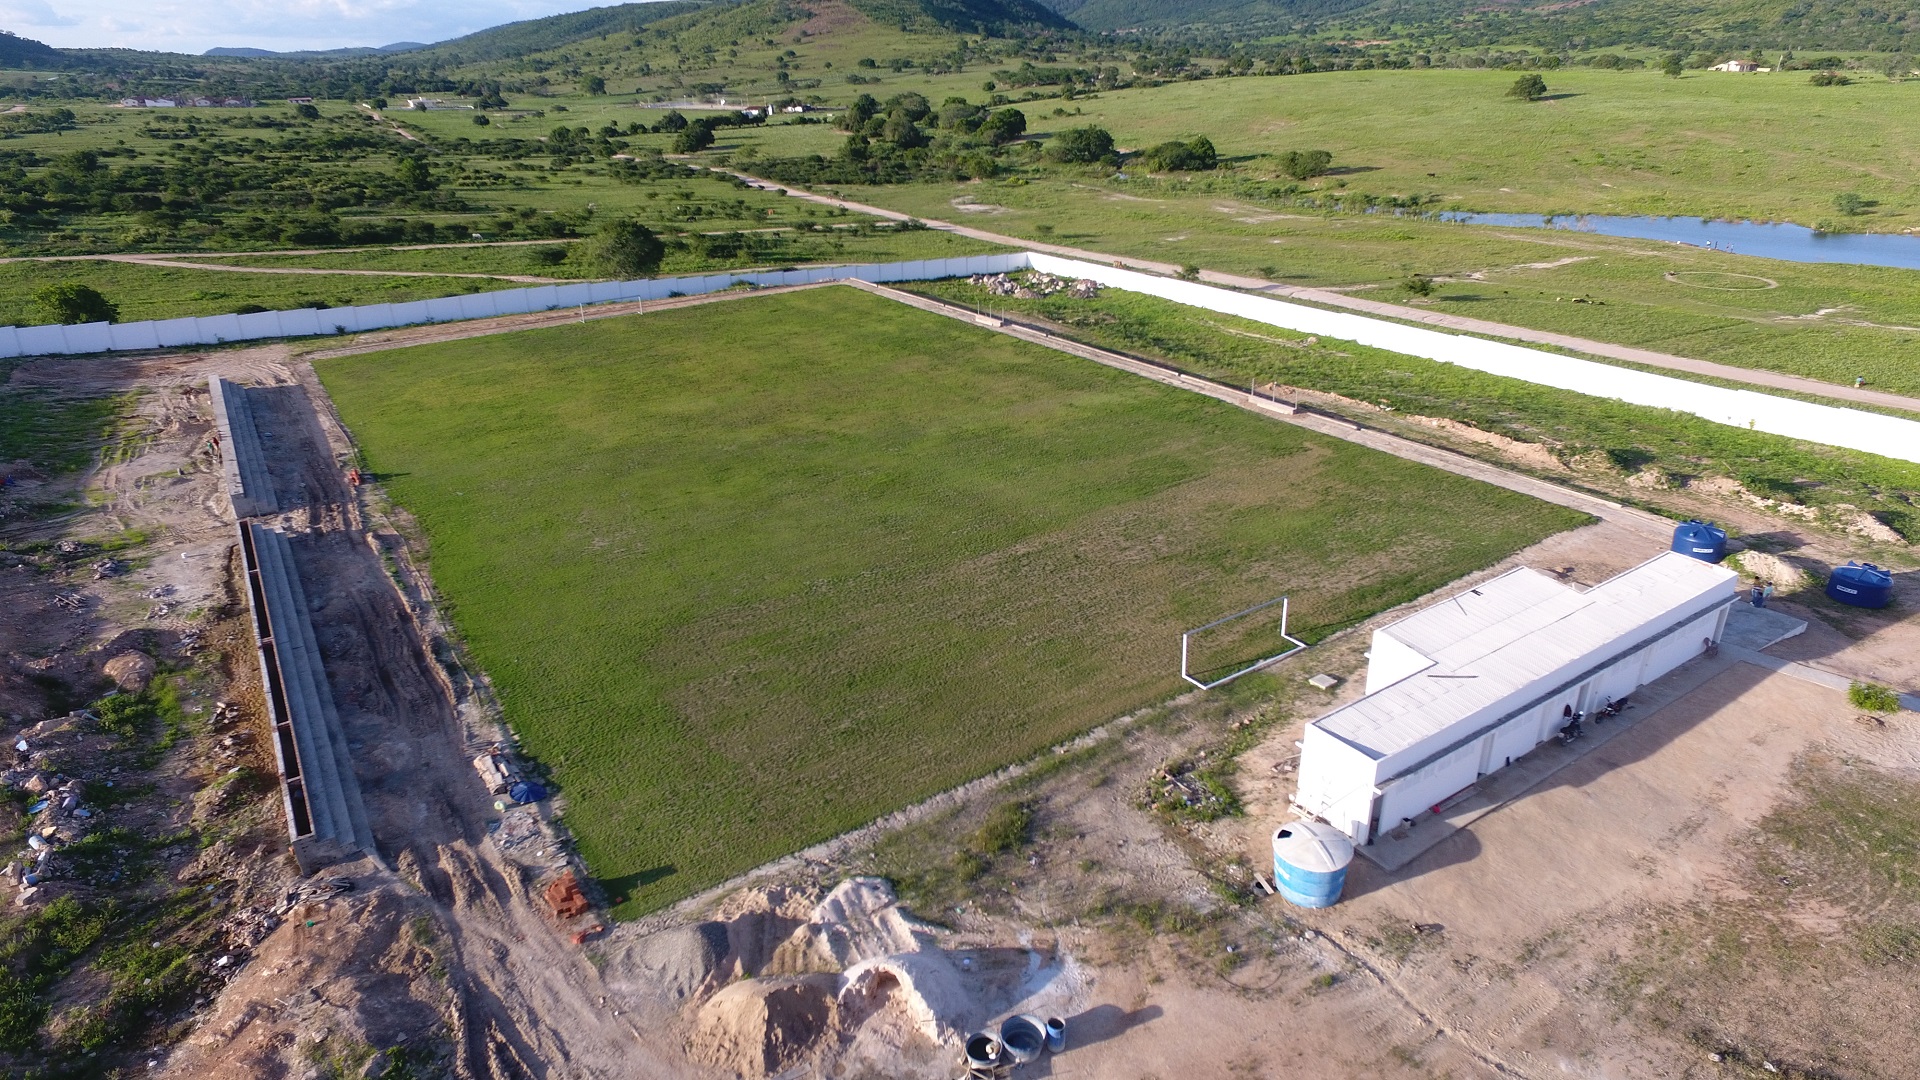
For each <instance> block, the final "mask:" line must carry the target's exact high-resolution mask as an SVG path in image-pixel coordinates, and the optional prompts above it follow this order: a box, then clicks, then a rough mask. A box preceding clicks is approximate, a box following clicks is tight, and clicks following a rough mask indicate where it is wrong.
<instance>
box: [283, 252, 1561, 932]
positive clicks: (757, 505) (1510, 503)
mask: <svg viewBox="0 0 1920 1080" xmlns="http://www.w3.org/2000/svg"><path fill="white" fill-rule="evenodd" d="M320 374H321V377H322V379H323V380H324V382H325V383H326V385H327V387H328V389H329V391H330V392H331V393H332V395H333V397H334V400H335V401H336V402H337V404H338V406H339V409H340V412H341V414H342V415H343V416H344V417H345V419H346V421H347V423H348V425H349V426H350V427H351V428H352V429H353V431H354V432H355V434H356V436H357V437H358V438H359V440H360V441H361V444H362V446H363V447H364V448H365V450H366V453H367V456H368V459H369V464H370V466H371V467H372V469H373V470H374V471H375V472H376V473H377V474H379V475H380V476H382V477H383V478H384V480H385V482H386V484H387V485H388V488H389V490H390V492H391V494H392V496H393V497H394V498H395V499H396V500H397V501H398V502H399V503H400V504H401V505H403V506H405V507H406V508H407V509H408V510H410V511H411V512H413V513H414V514H415V515H416V516H417V518H418V520H419V522H420V524H421V526H422V528H423V529H424V531H425V533H426V535H427V537H428V538H429V540H430V542H431V545H432V560H433V572H434V576H435V579H436V582H437V584H438V586H439V588H440V589H441V591H442V593H443V594H444V595H445V596H446V597H447V598H448V599H449V601H450V603H451V606H452V614H453V617H454V620H455V622H456V623H457V625H458V626H459V627H460V629H461V632H462V633H463V634H464V635H465V637H466V640H467V642H468V645H469V647H470V648H471V650H472V653H473V655H474V657H475V658H476V659H477V660H478V662H479V663H480V664H481V665H482V666H483V667H484V668H485V669H486V671H487V673H488V674H489V676H490V677H491V678H492V680H493V682H494V684H495V686H496V687H497V688H498V690H499V693H500V696H501V698H502V700H503V702H504V704H505V707H506V710H507V713H508V716H509V718H510V719H511V721H512V722H513V724H514V725H515V728H516V730H518V731H519V732H520V734H521V736H522V738H523V739H524V741H525V744H526V746H527V748H528V750H529V751H531V752H532V753H533V754H534V755H536V756H537V757H538V758H540V759H541V760H542V761H544V762H546V763H548V764H550V765H551V766H552V767H553V769H554V772H555V775H556V777H557V779H558V780H559V781H560V783H561V785H562V786H563V788H564V790H565V793H566V796H567V798H568V799H569V802H570V808H569V812H568V823H569V825H570V826H571V827H572V829H573V831H574V833H575V835H576V836H577V837H578V838H579V842H580V845H581V850H582V853H583V854H584V855H585V856H586V858H587V861H588V863H589V864H590V865H591V866H592V867H593V869H594V872H595V873H596V874H598V875H599V876H600V877H601V879H602V880H603V881H604V882H605V883H606V884H607V885H608V887H609V890H610V892H611V893H612V894H613V895H614V896H615V897H616V898H620V899H621V902H620V906H619V909H618V914H621V915H624V916H631V915H635V914H638V913H641V912H643V911H646V910H650V909H654V908H658V907H660V906H662V905H664V904H667V903H670V902H671V901H673V900H675V899H677V898H679V897H682V896H685V895H687V894H689V893H692V892H694V891H697V890H698V889H700V888H702V887H705V886H709V885H712V884H714V883H716V882H718V881H721V880H724V879H725V878H726V877H728V876H730V875H732V874H735V873H738V872H740V871H743V870H746V869H748V868H750V867H752V866H755V865H757V864H759V863H761V862H764V861H766V860H768V859H770V858H774V857H777V856H779V855H782V854H785V853H788V852H791V851H793V850H795V849H797V848H799V847H802V846H804V845H806V844H808V843H811V842H814V841H818V840H821V839H823V838H826V837H829V836H832V835H834V834H836V833H838V832H841V831H844V830H845V829H847V828H850V827H853V826H856V825H859V824H861V823H863V822H866V821H870V820H872V819H873V818H875V817H877V816H879V815H881V814H884V813H886V812H888V811H890V810H893V809H896V808H898V807H900V806H903V805H907V804H909V803H912V802H914V801H915V800H918V799H921V798H924V797H926V796H928V795H931V794H933V793H935V792H938V791H940V790H942V789H945V788H947V787H950V786H952V785H954V784H956V783H960V782H963V781H965V780H967V779H970V778H972V777H975V776H979V775H981V774H982V773H985V772H987V771H989V770H991V769H993V768H995V767H997V766H1001V765H1005V764H1008V763H1010V762H1014V761H1018V760H1020V759H1022V758H1025V757H1027V756H1029V755H1031V754H1033V753H1035V752H1037V751H1039V750H1041V749H1042V748H1044V747H1046V746H1047V745H1049V744H1051V743H1054V742H1056V741H1058V740H1059V739H1061V738H1062V737H1065V736H1068V735H1070V734H1072V733H1074V732H1076V731H1079V730H1082V729H1085V728H1087V727H1089V726H1091V725H1093V724H1096V723H1099V722H1100V721H1103V720H1106V719H1108V718H1110V717H1112V716H1114V715H1116V714H1120V713H1123V712H1125V711H1127V710H1129V709H1131V708H1134V707H1137V706H1140V705H1143V704H1146V703H1149V702H1151V701H1154V700H1156V699H1159V698H1163V697H1165V696H1166V695H1168V694H1170V693H1172V692H1174V691H1175V690H1177V689H1178V688H1179V686H1180V685H1181V684H1180V683H1179V682H1178V680H1177V678H1176V672H1177V663H1178V633H1179V631H1180V630H1182V629H1184V628H1187V627H1191V626H1196V625H1199V624H1200V623H1203V622H1206V621H1208V620H1209V619H1211V618H1213V617H1215V616H1218V615H1220V614H1223V613H1225V612H1229V611H1234V610H1237V609H1238V608H1241V607H1244V606H1247V605H1248V604H1250V603H1253V602H1256V601H1259V600H1264V599H1267V598H1269V597H1273V596H1277V595H1279V594H1281V593H1290V594H1291V595H1292V596H1293V623H1292V628H1293V630H1294V632H1295V633H1297V634H1300V635H1301V636H1304V637H1307V638H1309V639H1312V638H1313V637H1316V636H1320V635H1324V634H1325V633H1327V632H1328V631H1330V630H1331V629H1334V628H1337V627H1340V626H1343V625H1347V624H1350V623H1352V622H1353V621H1355V620H1357V619H1360V618H1362V617H1364V616H1365V615H1367V614H1368V613H1370V612H1373V611H1376V610H1379V609H1381V608H1383V607H1385V606H1388V605H1391V604H1394V603H1397V602H1400V601H1403V600H1406V599H1409V598H1411V597H1414V596H1417V595H1419V594H1420V593H1422V592H1424V591H1426V590H1429V589H1432V588H1435V587H1437V586H1439V585H1441V584H1443V583H1445V582H1446V581H1449V580H1451V579H1453V578H1454V577H1456V576H1458V575H1460V574H1461V573H1463V572H1466V571H1469V570H1472V569H1475V568H1478V567H1481V566H1484V565H1486V564H1488V563H1490V562H1492V561H1494V560H1496V559H1498V558H1500V557H1502V556H1504V555H1506V554H1508V553H1509V552H1511V551H1513V550H1515V549H1517V548H1519V547H1522V546H1524V545H1526V544H1528V543H1531V542H1533V541H1535V540H1537V539H1539V538H1541V537H1543V536H1546V535H1548V534H1550V533H1552V532H1554V531H1557V530H1559V529H1563V528H1567V527H1569V526H1572V525H1574V524H1577V523H1579V522H1580V521H1581V520H1582V517H1583V516H1582V515H1579V514H1577V513H1574V512H1572V511H1568V510H1564V509H1562V508H1559V507H1555V506H1551V505H1548V504H1545V503H1540V502H1537V501H1534V500H1532V499H1529V498H1526V497H1523V496H1519V495H1516V494H1513V493H1511V492H1507V491H1504V490H1501V489H1497V488H1493V487H1489V486H1486V485H1483V484H1480V483H1477V482H1473V481H1469V480H1466V479H1463V478H1460V477H1456V476H1452V475H1449V474H1445V473H1440V472H1436V471H1433V470H1431V469H1427V468H1425V467H1422V466H1418V465H1414V464H1410V463H1407V462H1403V461H1400V460H1398V459H1395V458H1392V457H1389V456H1387V455H1384V454H1380V453H1376V452H1374V451H1370V450H1366V449H1363V448H1360V447H1356V446H1352V445H1350V444H1346V443H1342V442H1338V441H1335V440H1331V439H1326V438H1322V437H1319V436H1316V435H1313V434H1311V433H1307V432H1303V431H1301V430H1299V429H1297V428H1293V427H1290V426H1287V425H1285V424H1281V423H1277V422H1274V421H1271V420H1266V419H1263V418H1261V417H1258V416H1255V415H1252V414H1250V413H1247V412H1244V411H1242V410H1239V409H1235V408H1232V407H1230V406H1226V405H1223V404H1221V403H1218V402H1215V401H1212V400H1209V399H1206V398H1203V397H1200V396H1198V395H1193V394H1188V393H1184V392H1181V391H1178V390H1173V389H1169V388H1166V387H1162V386H1159V385H1156V384H1153V383H1150V382H1147V381H1145V380H1141V379H1138V378H1135V377H1133V376H1129V375H1125V374H1122V373H1119V372H1115V371H1112V370H1109V369H1106V368H1102V367H1099V366H1097V365H1094V364H1091V363H1088V362H1086V361H1083V360H1078V359H1074V358H1070V357H1065V356H1062V355H1060V354H1058V353H1055V352H1052V351H1050V350H1046V349H1043V348H1040V347H1038V346H1033V345H1028V344H1026V343H1023V342H1019V341H1015V340H1012V339H1009V338H1006V337H1003V336H1000V335H996V334H992V333H990V332H987V331H984V330H979V329H976V328H972V327H969V326H966V325H964V324H960V323H956V322H953V321H951V320H948V319H944V318H941V317H939V316H935V315H931V314H927V313H925V312H921V311H917V310H914V309H912V308H908V307H905V306H902V305H898V304H893V303H890V302H888V301H885V300H882V299H879V298H876V297H873V296H870V295H868V294H865V293H861V292H857V291H855V290H852V289H847V288H824V289H814V290H808V291H803V292H795V293H790V294H786V295H782V296H771V297H758V298H753V299H744V300H739V301H735V302H729V303H720V304H712V305H706V306H701V307H694V308H686V309H680V310H677V311H671V312H663V313H660V314H654V315H646V316H643V317H639V318H633V319H621V320H605V321H598V322H594V323H591V324H587V325H579V326H568V327H562V328H554V329H547V330H538V331H531V332H527V333H521V334H514V335H502V336H498V337H487V338H479V339H475V340H470V341H461V342H451V343H447V344H441V345H431V346H422V347H417V348H412V349H405V350H397V351H393V352H387V353H376V354H370V355H365V356H358V357H349V358H344V359H337V360H331V361H326V362H323V363H322V364H321V365H320ZM1250 621H1252V620H1250ZM1262 627H1264V632H1265V633H1267V634H1269V635H1271V632H1272V629H1273V626H1272V623H1270V622H1269V623H1264V624H1261V626H1260V627H1254V628H1251V630H1252V632H1254V633H1255V634H1256V635H1257V634H1258V633H1260V632H1262ZM1276 642H1277V638H1276V639H1274V640H1259V639H1258V638H1257V637H1255V638H1246V639H1243V640H1240V641H1227V642H1221V643H1218V644H1217V645H1216V648H1217V649H1220V650H1225V651H1220V652H1216V653H1215V654H1214V655H1213V656H1212V657H1211V658H1210V662H1215V663H1219V664H1223V665H1224V664H1225V663H1230V662H1232V661H1233V660H1236V659H1239V658H1240V656H1242V655H1245V651H1246V650H1253V649H1258V648H1260V647H1261V646H1263V645H1265V646H1272V645H1274V644H1276ZM1236 650H1239V651H1236ZM1269 651H1273V650H1271V649H1270V650H1269Z"/></svg>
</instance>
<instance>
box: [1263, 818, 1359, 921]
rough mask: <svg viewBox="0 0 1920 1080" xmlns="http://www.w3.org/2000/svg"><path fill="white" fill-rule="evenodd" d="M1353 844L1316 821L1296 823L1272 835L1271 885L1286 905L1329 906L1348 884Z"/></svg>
mask: <svg viewBox="0 0 1920 1080" xmlns="http://www.w3.org/2000/svg"><path fill="white" fill-rule="evenodd" d="M1352 861H1353V841H1351V840H1349V839H1347V834H1346V833H1343V832H1341V831H1340V830H1339V829H1336V828H1334V827H1333V826H1331V825H1323V824H1321V823H1320V822H1318V821H1296V822H1293V823H1291V824H1287V825H1282V826H1280V827H1279V828H1278V829H1275V830H1274V833H1273V883H1274V884H1275V885H1277V886H1279V888H1280V895H1281V896H1283V897H1285V898H1286V899H1287V901H1288V902H1289V903H1292V904H1298V905H1299V906H1300V907H1308V908H1321V907H1332V906H1333V905H1334V904H1335V903H1336V902H1338V901H1339V899H1340V890H1341V889H1343V888H1345V887H1346V884H1347V864H1348V863H1351V862H1352Z"/></svg>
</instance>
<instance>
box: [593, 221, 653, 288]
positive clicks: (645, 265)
mask: <svg viewBox="0 0 1920 1080" xmlns="http://www.w3.org/2000/svg"><path fill="white" fill-rule="evenodd" d="M588 244H589V246H588V249H587V257H588V260H589V261H590V262H591V263H592V264H593V266H594V267H596V268H597V269H598V270H599V271H600V272H601V273H604V274H607V275H609V276H611V277H616V278H637V277H644V276H646V275H648V274H651V273H653V272H654V271H656V270H658V269H660V260H661V258H662V257H663V256H665V255H666V253H667V246H666V245H665V244H663V243H661V242H660V238H659V237H657V236H655V235H653V230H652V229H649V228H647V227H646V226H645V225H642V224H640V223H639V222H637V221H634V220H632V219H631V218H620V219H616V220H614V221H609V222H607V223H606V224H605V225H602V226H600V231H599V232H598V233H596V234H595V235H594V238H593V239H592V240H591V241H589V242H588Z"/></svg>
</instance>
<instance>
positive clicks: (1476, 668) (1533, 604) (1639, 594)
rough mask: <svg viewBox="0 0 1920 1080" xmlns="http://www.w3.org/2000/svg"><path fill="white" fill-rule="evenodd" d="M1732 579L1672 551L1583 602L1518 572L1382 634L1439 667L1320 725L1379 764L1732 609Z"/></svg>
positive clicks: (1526, 571)
mask: <svg viewBox="0 0 1920 1080" xmlns="http://www.w3.org/2000/svg"><path fill="white" fill-rule="evenodd" d="M1738 580H1739V578H1738V576H1737V575H1736V574H1734V573H1733V572H1732V571H1730V570H1727V569H1726V568H1724V567H1720V566H1715V565H1713V564H1710V563H1704V562H1700V561H1699V560H1697V559H1691V558H1688V557H1687V556H1685V555H1680V554H1676V553H1674V552H1664V553H1662V554H1660V555H1659V556H1656V557H1655V558H1653V559H1650V560H1648V561H1647V562H1644V563H1641V564H1640V565H1639V566H1636V567H1634V568H1633V569H1631V570H1628V571H1626V572H1625V573H1623V574H1620V575H1618V576H1617V577H1614V578H1612V579H1610V580H1608V581H1605V582H1603V583H1601V584H1599V585H1596V586H1594V587H1593V588H1592V589H1589V590H1587V591H1585V592H1581V591H1579V590H1578V589H1575V588H1574V587H1573V586H1571V585H1566V584H1563V583H1561V582H1560V581H1558V580H1556V579H1554V578H1553V577H1551V576H1549V575H1547V574H1543V573H1541V572H1540V571H1538V570H1534V569H1531V568H1521V569H1519V570H1514V571H1511V572H1509V573H1506V574H1503V575H1501V576H1500V577H1497V578H1494V579H1493V580H1492V581H1489V582H1486V583H1485V584H1482V585H1478V586H1476V587H1474V588H1472V589H1469V590H1467V591H1466V592H1464V593H1461V594H1459V595H1458V596H1454V597H1452V598H1450V599H1447V600H1445V601H1442V602H1441V603H1439V604H1436V605H1434V606H1433V607H1430V608H1428V609H1426V610H1425V611H1422V612H1420V613H1418V614H1416V615H1412V616H1409V617H1408V618H1405V619H1402V620H1401V621H1399V622H1397V623H1394V624H1392V625H1391V626H1387V627H1384V628H1382V629H1381V630H1380V633H1382V634H1385V635H1387V636H1389V637H1392V638H1394V639H1395V640H1397V641H1400V642H1402V643H1404V644H1406V645H1407V646H1408V647H1409V648H1412V649H1414V650H1415V651H1417V652H1419V653H1421V654H1422V655H1425V656H1427V657H1429V658H1431V659H1432V660H1433V661H1434V663H1433V666H1432V667H1428V668H1425V669H1423V670H1421V671H1419V672H1417V673H1415V674H1413V675H1410V676H1408V677H1407V678H1405V679H1402V680H1400V681H1399V682H1397V683H1394V684H1393V685H1391V686H1388V687H1385V688H1383V689H1381V690H1379V691H1378V692H1376V693H1373V694H1369V695H1367V696H1366V697H1363V698H1361V699H1360V700H1358V701H1355V702H1353V703H1351V704H1349V705H1346V706H1344V707H1342V708H1340V709H1336V710H1334V711H1333V712H1331V713H1328V714H1327V715H1326V716H1323V717H1321V718H1320V719H1318V720H1315V721H1314V724H1315V726H1317V727H1320V728H1321V729H1323V730H1325V731H1326V732H1327V733H1328V734H1330V735H1333V736H1335V737H1337V738H1339V739H1340V740H1342V741H1343V742H1346V743H1349V744H1351V745H1353V746H1355V747H1357V748H1358V749H1360V750H1362V751H1364V752H1365V753H1367V754H1369V755H1371V756H1372V757H1373V758H1374V759H1375V760H1378V759H1380V758H1384V757H1387V756H1389V755H1392V754H1396V753H1399V752H1400V751H1402V750H1406V749H1408V748H1410V747H1413V746H1416V745H1419V744H1420V743H1422V742H1425V741H1427V740H1429V739H1431V738H1433V737H1434V736H1436V735H1439V734H1440V733H1442V732H1445V731H1447V730H1448V729H1450V728H1452V727H1453V726H1454V725H1455V724H1458V723H1460V722H1461V721H1463V720H1468V719H1470V718H1474V717H1476V716H1478V715H1479V714H1480V713H1481V712H1483V711H1484V710H1485V709H1486V708H1487V707H1488V706H1491V705H1495V704H1498V703H1500V702H1501V701H1503V700H1504V699H1506V698H1508V697H1511V696H1512V695H1514V694H1516V693H1518V692H1519V691H1521V690H1523V689H1525V688H1527V687H1528V686H1530V685H1533V684H1534V683H1537V682H1539V681H1540V680H1542V679H1544V678H1546V677H1548V676H1550V675H1553V674H1555V673H1556V672H1560V671H1563V670H1566V669H1571V668H1574V667H1575V666H1576V665H1577V664H1580V663H1581V662H1583V661H1584V662H1592V661H1594V660H1597V659H1601V658H1604V656H1605V655H1606V653H1607V652H1608V651H1609V650H1610V649H1612V648H1614V647H1618V646H1620V645H1623V644H1628V643H1629V642H1626V641H1625V639H1628V638H1632V637H1635V636H1643V635H1644V634H1645V633H1647V632H1651V631H1653V630H1657V629H1658V628H1659V626H1660V624H1662V623H1664V622H1665V621H1667V620H1669V619H1671V618H1673V617H1675V616H1677V615H1681V614H1688V613H1692V612H1696V611H1699V610H1700V609H1701V608H1702V606H1703V605H1705V604H1706V603H1707V602H1708V601H1709V600H1710V599H1711V598H1712V597H1713V596H1715V595H1716V594H1718V595H1723V596H1725V597H1726V598H1727V599H1732V597H1733V596H1734V593H1735V586H1736V584H1737V582H1738Z"/></svg>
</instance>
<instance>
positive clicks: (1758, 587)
mask: <svg viewBox="0 0 1920 1080" xmlns="http://www.w3.org/2000/svg"><path fill="white" fill-rule="evenodd" d="M1749 595H1750V597H1751V599H1752V600H1753V606H1754V607H1766V606H1767V592H1766V586H1765V585H1763V584H1762V583H1760V582H1758V581H1756V582H1754V583H1753V591H1752V593H1750V594H1749Z"/></svg>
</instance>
